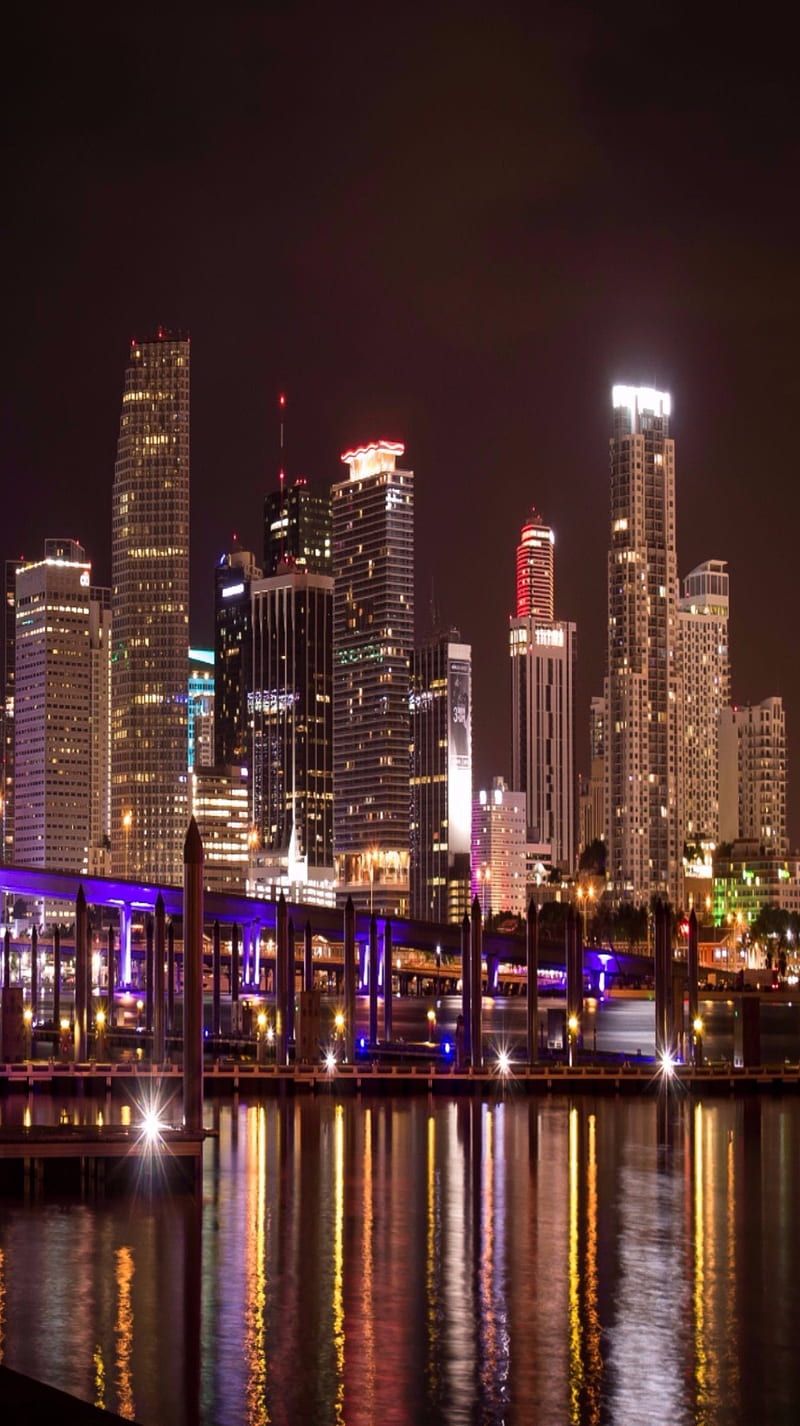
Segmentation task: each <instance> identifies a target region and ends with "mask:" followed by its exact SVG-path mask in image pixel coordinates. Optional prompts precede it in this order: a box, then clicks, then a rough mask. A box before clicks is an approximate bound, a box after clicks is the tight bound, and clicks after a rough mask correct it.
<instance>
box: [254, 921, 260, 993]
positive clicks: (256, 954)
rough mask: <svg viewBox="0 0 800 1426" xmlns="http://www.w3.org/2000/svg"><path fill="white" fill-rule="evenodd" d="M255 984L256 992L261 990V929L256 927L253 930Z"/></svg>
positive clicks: (258, 926)
mask: <svg viewBox="0 0 800 1426" xmlns="http://www.w3.org/2000/svg"><path fill="white" fill-rule="evenodd" d="M253 984H254V986H255V988H256V990H260V989H261V927H260V925H256V926H255V928H254V930H253Z"/></svg>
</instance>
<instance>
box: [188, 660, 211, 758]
mask: <svg viewBox="0 0 800 1426" xmlns="http://www.w3.org/2000/svg"><path fill="white" fill-rule="evenodd" d="M186 707H187V719H186V721H187V725H188V726H187V745H188V746H187V767H188V770H189V772H191V771H192V768H193V767H195V766H199V767H210V766H211V765H212V764H213V762H214V650H213V649H190V650H189V677H188V682H187V694H186Z"/></svg>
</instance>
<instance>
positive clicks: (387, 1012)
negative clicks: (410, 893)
mask: <svg viewBox="0 0 800 1426" xmlns="http://www.w3.org/2000/svg"><path fill="white" fill-rule="evenodd" d="M393 976H394V970H393V967H392V922H391V919H390V917H388V916H387V917H386V920H385V921H384V923H383V1038H384V1040H385V1042H386V1044H387V1045H388V1044H389V1043H390V1042H391V1038H392V979H393Z"/></svg>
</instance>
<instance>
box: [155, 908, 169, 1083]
mask: <svg viewBox="0 0 800 1426" xmlns="http://www.w3.org/2000/svg"><path fill="white" fill-rule="evenodd" d="M166 940H167V917H166V912H165V910H164V898H163V896H162V895H161V892H160V891H159V893H158V896H157V898H156V939H155V947H154V951H153V957H154V958H153V1060H154V1062H155V1063H156V1064H157V1065H163V1063H164V1057H165V1048H166V1037H165V1035H164V952H165V951H166Z"/></svg>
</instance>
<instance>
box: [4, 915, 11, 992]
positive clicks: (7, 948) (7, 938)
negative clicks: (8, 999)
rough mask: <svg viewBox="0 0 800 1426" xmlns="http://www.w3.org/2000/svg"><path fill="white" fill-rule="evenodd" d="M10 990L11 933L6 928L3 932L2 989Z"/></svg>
mask: <svg viewBox="0 0 800 1426" xmlns="http://www.w3.org/2000/svg"><path fill="white" fill-rule="evenodd" d="M10 988H11V932H10V930H9V929H8V927H7V926H6V929H5V931H4V932H3V989H4V990H10Z"/></svg>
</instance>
